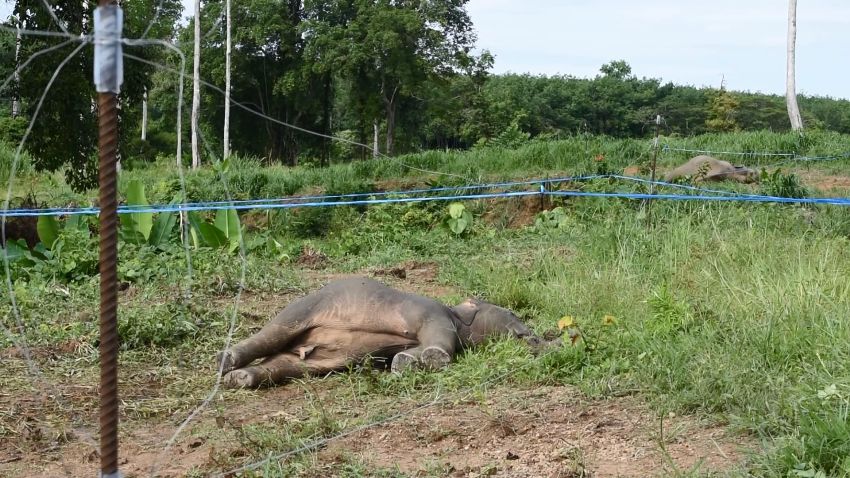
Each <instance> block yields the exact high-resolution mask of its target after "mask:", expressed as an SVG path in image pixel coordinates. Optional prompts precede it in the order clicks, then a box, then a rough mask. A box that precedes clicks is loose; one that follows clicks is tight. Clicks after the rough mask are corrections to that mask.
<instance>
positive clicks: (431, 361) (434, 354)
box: [419, 347, 452, 370]
mask: <svg viewBox="0 0 850 478" xmlns="http://www.w3.org/2000/svg"><path fill="white" fill-rule="evenodd" d="M419 360H420V361H421V362H422V365H424V366H425V368H426V369H430V370H437V369H440V368H443V367H445V366H447V365H448V364H449V363H450V362H451V361H452V357H451V355H449V354H448V352H446V351H445V350H443V349H441V348H439V347H428V348H426V349H425V350H423V351H422V356H420V357H419Z"/></svg>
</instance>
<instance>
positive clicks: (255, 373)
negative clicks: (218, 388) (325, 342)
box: [223, 352, 348, 388]
mask: <svg viewBox="0 0 850 478" xmlns="http://www.w3.org/2000/svg"><path fill="white" fill-rule="evenodd" d="M347 363H348V360H347V359H346V358H344V357H340V358H323V359H311V358H307V359H301V358H300V357H299V356H298V354H296V353H293V352H282V353H279V354H277V355H274V356H272V357H269V358H267V359H265V360H263V361H262V362H260V363H259V364H257V365H252V366H250V367H244V368H239V369H236V370H233V371H231V372H229V373H227V375H225V376H224V379H223V383H224V386H225V387H227V388H243V387H244V388H257V387H262V386H273V385H277V384H279V383H283V382H285V381H286V380H289V379H294V378H301V377H305V376H308V375H318V374H322V373H328V372H332V371H334V370H339V369H341V368H343V367H345V365H346V364H347Z"/></svg>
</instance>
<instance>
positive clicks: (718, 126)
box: [705, 86, 740, 131]
mask: <svg viewBox="0 0 850 478" xmlns="http://www.w3.org/2000/svg"><path fill="white" fill-rule="evenodd" d="M739 106H740V102H739V101H738V100H737V99H736V98H735V97H734V96H732V95H731V94H730V93H729V92H728V91H726V88H725V87H724V86H721V87H720V89H719V90H717V93H716V94H715V95H714V98H713V99H712V100H711V106H710V109H709V114H708V119H707V120H706V121H705V125H706V126H707V127H708V129H709V130H710V131H737V130H738V129H739V128H738V122H737V121H736V120H735V114H736V112H737V110H738V107H739Z"/></svg>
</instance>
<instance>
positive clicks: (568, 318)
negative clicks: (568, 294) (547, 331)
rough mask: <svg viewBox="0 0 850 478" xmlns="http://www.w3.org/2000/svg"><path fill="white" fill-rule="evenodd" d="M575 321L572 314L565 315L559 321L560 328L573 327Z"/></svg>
mask: <svg viewBox="0 0 850 478" xmlns="http://www.w3.org/2000/svg"><path fill="white" fill-rule="evenodd" d="M575 323H576V321H575V319H573V316H572V315H565V316H563V317H561V320H559V321H558V330H564V329H566V328H567V327H572V326H573V325H575Z"/></svg>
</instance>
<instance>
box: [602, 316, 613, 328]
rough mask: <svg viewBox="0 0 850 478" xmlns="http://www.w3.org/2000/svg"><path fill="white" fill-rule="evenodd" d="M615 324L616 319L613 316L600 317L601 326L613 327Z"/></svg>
mask: <svg viewBox="0 0 850 478" xmlns="http://www.w3.org/2000/svg"><path fill="white" fill-rule="evenodd" d="M616 323H617V318H616V317H614V316H613V315H606V316H605V317H602V325H605V326H608V325H614V324H616Z"/></svg>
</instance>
